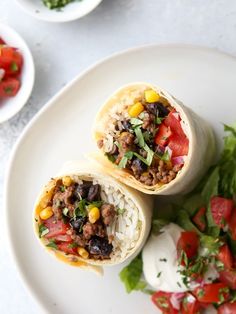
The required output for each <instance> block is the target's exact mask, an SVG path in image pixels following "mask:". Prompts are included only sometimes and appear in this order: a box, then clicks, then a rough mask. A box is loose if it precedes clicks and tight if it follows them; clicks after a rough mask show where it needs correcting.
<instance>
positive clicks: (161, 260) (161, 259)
mask: <svg viewBox="0 0 236 314" xmlns="http://www.w3.org/2000/svg"><path fill="white" fill-rule="evenodd" d="M159 261H160V262H165V263H166V262H167V259H166V258H159Z"/></svg>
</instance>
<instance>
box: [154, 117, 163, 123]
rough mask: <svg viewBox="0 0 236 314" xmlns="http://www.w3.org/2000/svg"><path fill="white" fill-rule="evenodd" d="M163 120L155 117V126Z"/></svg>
mask: <svg viewBox="0 0 236 314" xmlns="http://www.w3.org/2000/svg"><path fill="white" fill-rule="evenodd" d="M163 120H164V118H160V117H156V120H155V122H156V124H161V123H162V121H163Z"/></svg>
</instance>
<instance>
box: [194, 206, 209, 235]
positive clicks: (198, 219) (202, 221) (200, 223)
mask: <svg viewBox="0 0 236 314" xmlns="http://www.w3.org/2000/svg"><path fill="white" fill-rule="evenodd" d="M205 214H206V208H205V207H201V208H200V209H199V210H198V211H197V212H196V214H195V215H194V216H193V218H192V220H193V222H194V223H195V225H196V226H197V227H198V229H199V230H200V231H202V232H203V231H204V230H205V229H206V216H205Z"/></svg>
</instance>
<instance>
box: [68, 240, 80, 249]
mask: <svg viewBox="0 0 236 314" xmlns="http://www.w3.org/2000/svg"><path fill="white" fill-rule="evenodd" d="M76 247H78V244H77V243H76V242H72V243H70V244H68V248H69V249H74V248H76Z"/></svg>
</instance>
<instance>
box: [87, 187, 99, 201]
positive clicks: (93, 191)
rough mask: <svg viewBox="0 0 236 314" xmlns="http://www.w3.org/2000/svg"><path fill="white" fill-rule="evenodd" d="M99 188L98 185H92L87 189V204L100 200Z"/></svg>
mask: <svg viewBox="0 0 236 314" xmlns="http://www.w3.org/2000/svg"><path fill="white" fill-rule="evenodd" d="M100 192H101V187H100V185H99V184H94V185H92V186H91V187H90V188H89V192H88V197H87V200H88V201H89V202H93V201H100V199H101V195H100Z"/></svg>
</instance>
